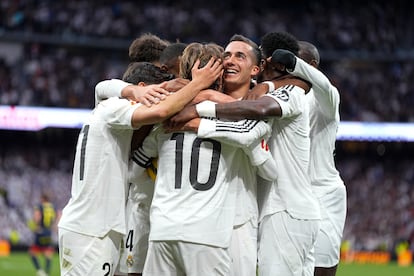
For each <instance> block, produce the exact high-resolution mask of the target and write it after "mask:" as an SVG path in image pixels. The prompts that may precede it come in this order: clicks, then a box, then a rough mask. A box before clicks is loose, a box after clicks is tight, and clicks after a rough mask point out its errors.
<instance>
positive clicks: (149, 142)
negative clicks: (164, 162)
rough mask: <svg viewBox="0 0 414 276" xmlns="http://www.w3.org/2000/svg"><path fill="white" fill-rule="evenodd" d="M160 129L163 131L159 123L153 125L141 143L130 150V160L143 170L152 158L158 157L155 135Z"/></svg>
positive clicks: (149, 164) (148, 165)
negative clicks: (136, 147)
mask: <svg viewBox="0 0 414 276" xmlns="http://www.w3.org/2000/svg"><path fill="white" fill-rule="evenodd" d="M160 131H164V129H163V128H162V127H161V125H160V124H158V125H155V126H154V128H153V129H152V130H151V132H150V133H149V134H148V135H147V136H146V137H145V139H144V141H143V142H142V145H141V146H140V147H139V148H138V149H136V150H134V151H132V154H131V159H132V161H133V162H134V163H135V164H137V165H138V166H140V167H141V168H142V171H144V170H145V169H146V168H148V167H150V166H151V162H152V159H153V158H157V157H158V146H157V136H158V134H159V132H160Z"/></svg>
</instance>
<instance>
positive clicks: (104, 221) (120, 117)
mask: <svg viewBox="0 0 414 276" xmlns="http://www.w3.org/2000/svg"><path fill="white" fill-rule="evenodd" d="M139 105H140V104H136V103H134V102H130V101H128V100H126V99H119V98H116V97H113V98H109V99H107V100H105V101H102V102H101V103H99V104H98V105H97V106H96V108H95V109H94V110H93V111H92V114H91V116H90V117H89V119H88V120H87V122H86V123H85V125H84V126H83V128H82V130H81V132H80V134H79V138H78V143H77V146H76V155H75V162H74V167H73V176H72V192H71V198H70V200H69V202H68V203H67V205H66V206H65V208H64V209H63V211H62V217H61V219H60V221H59V227H61V228H64V229H67V230H70V231H74V232H77V233H81V234H85V235H90V236H96V237H103V236H105V234H107V233H108V232H109V231H110V230H113V231H116V232H119V233H122V234H125V232H126V227H125V203H126V193H127V189H126V188H127V183H128V179H127V176H128V159H129V153H130V148H131V137H132V133H133V129H132V126H131V118H132V114H133V112H134V110H135V109H136V108H137V107H139Z"/></svg>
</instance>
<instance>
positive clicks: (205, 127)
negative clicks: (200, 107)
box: [197, 119, 216, 137]
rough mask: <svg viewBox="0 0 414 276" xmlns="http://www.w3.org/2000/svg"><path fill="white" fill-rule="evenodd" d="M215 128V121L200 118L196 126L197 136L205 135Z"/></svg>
mask: <svg viewBox="0 0 414 276" xmlns="http://www.w3.org/2000/svg"><path fill="white" fill-rule="evenodd" d="M215 130H216V121H214V120H209V119H201V120H200V125H199V126H198V131H197V136H199V137H206V136H207V135H208V134H209V133H211V132H214V131H215Z"/></svg>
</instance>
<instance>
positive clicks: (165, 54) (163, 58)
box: [160, 42, 187, 65]
mask: <svg viewBox="0 0 414 276" xmlns="http://www.w3.org/2000/svg"><path fill="white" fill-rule="evenodd" d="M185 47H187V44H186V43H183V42H174V43H171V44H170V45H168V46H167V47H166V48H165V49H164V50H163V51H162V53H161V55H160V64H161V65H162V64H167V63H168V62H170V61H171V60H173V59H176V58H177V57H179V56H181V55H182V54H183V51H184V49H185Z"/></svg>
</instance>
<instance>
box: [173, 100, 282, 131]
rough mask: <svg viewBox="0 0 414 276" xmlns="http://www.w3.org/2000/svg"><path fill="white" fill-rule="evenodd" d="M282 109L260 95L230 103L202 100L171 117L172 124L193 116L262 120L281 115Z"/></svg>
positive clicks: (233, 119)
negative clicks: (255, 98)
mask: <svg viewBox="0 0 414 276" xmlns="http://www.w3.org/2000/svg"><path fill="white" fill-rule="evenodd" d="M281 115H282V109H281V107H280V104H279V103H278V102H277V101H275V100H273V99H269V98H267V97H265V96H264V97H260V98H259V99H257V100H244V101H234V102H229V103H218V104H215V103H212V102H202V103H199V104H196V105H191V106H187V107H185V108H184V109H183V110H181V111H180V112H179V113H178V114H176V115H174V116H173V117H172V118H171V119H170V124H171V125H172V126H174V125H181V124H182V123H184V122H187V121H189V120H191V119H193V118H197V117H210V118H220V119H226V120H232V121H237V120H242V119H252V120H262V119H268V118H272V117H280V116H281Z"/></svg>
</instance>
